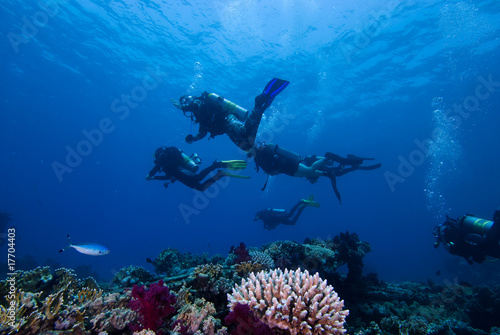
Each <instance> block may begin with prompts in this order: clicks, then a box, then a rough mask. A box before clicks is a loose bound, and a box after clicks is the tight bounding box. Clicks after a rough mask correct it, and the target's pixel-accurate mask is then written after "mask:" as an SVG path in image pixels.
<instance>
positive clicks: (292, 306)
mask: <svg viewBox="0 0 500 335" xmlns="http://www.w3.org/2000/svg"><path fill="white" fill-rule="evenodd" d="M227 297H228V300H229V305H228V306H229V307H230V308H231V310H232V309H233V308H234V306H235V305H236V304H238V303H240V304H246V305H249V306H250V308H251V309H252V310H253V311H254V312H255V313H256V315H257V317H259V318H260V319H261V320H262V321H263V322H264V323H266V324H267V325H269V327H271V328H275V327H277V328H280V329H283V330H289V331H290V333H291V334H292V335H297V334H302V335H312V334H327V335H328V334H342V333H344V332H345V331H346V330H345V329H344V327H343V325H344V322H345V318H346V316H347V315H348V314H349V311H348V310H342V307H344V301H343V300H340V299H339V297H338V295H337V293H336V292H335V291H334V290H333V287H332V286H331V285H327V282H326V280H323V279H321V278H320V277H319V274H318V273H316V274H315V275H314V276H311V275H309V272H308V271H307V270H306V271H304V272H302V271H301V270H300V269H298V270H297V271H288V270H285V271H284V272H283V271H281V270H274V271H268V272H264V271H261V272H259V273H258V274H257V276H255V274H254V273H251V274H250V277H249V278H248V279H247V280H245V279H242V281H241V285H236V286H235V288H233V294H232V295H231V294H228V296H227Z"/></svg>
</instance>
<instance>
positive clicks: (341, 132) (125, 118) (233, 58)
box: [0, 0, 500, 282]
mask: <svg viewBox="0 0 500 335" xmlns="http://www.w3.org/2000/svg"><path fill="white" fill-rule="evenodd" d="M0 10H1V17H2V20H1V22H0V27H1V28H0V33H1V37H0V40H1V48H0V54H1V56H2V57H1V59H2V62H1V65H0V66H1V80H0V85H1V86H0V89H1V92H2V97H1V102H0V103H1V106H0V109H1V113H0V117H1V122H0V136H1V146H0V162H1V164H0V175H1V176H2V178H1V179H2V182H1V184H0V211H3V212H9V213H11V214H12V221H11V222H10V224H9V227H14V228H15V229H16V247H15V249H16V257H17V260H18V266H25V267H29V266H35V264H52V265H60V266H65V267H69V268H80V269H82V268H85V267H86V268H87V269H88V268H89V267H90V269H91V271H95V272H97V273H98V275H99V276H100V277H101V278H102V279H110V278H111V277H112V276H113V274H114V273H116V272H117V271H118V270H119V269H120V268H122V267H124V266H128V265H132V264H134V265H140V266H144V267H146V268H147V269H150V270H151V269H152V268H151V267H150V265H149V264H148V263H146V262H145V259H146V258H147V257H150V258H154V257H155V256H156V255H157V254H158V253H159V252H160V251H161V250H163V249H166V248H176V249H178V250H180V251H182V252H188V251H189V252H192V253H198V254H199V253H203V252H207V253H209V254H216V253H220V254H223V255H226V254H227V253H228V251H229V248H230V247H231V246H233V245H237V244H239V243H240V242H244V243H245V244H246V245H247V246H256V247H258V246H261V245H262V244H265V243H269V242H272V241H276V240H295V241H298V242H302V241H303V240H304V239H305V238H307V237H309V238H331V237H333V236H335V235H337V234H338V233H340V232H345V231H350V232H355V233H357V234H358V235H359V237H360V239H361V240H363V241H367V242H369V243H370V245H371V246H372V249H373V251H372V252H371V253H369V254H368V255H367V256H366V258H365V272H376V273H377V274H378V275H379V276H380V277H381V278H383V279H386V280H425V279H427V278H432V279H433V280H445V278H449V279H451V280H456V279H458V280H470V281H476V282H482V281H483V280H486V279H487V278H484V273H486V271H487V270H488V269H489V270H491V269H493V270H495V269H498V263H488V264H480V265H477V264H476V265H474V266H470V265H468V264H466V263H465V261H464V260H462V259H461V258H459V257H457V256H451V255H449V254H448V253H447V252H446V251H445V250H444V248H442V247H441V248H439V249H434V248H433V244H434V237H433V235H432V231H433V228H434V226H436V225H437V224H439V223H441V222H443V221H444V220H445V216H446V215H449V216H451V217H457V216H460V215H462V214H465V213H473V214H475V215H476V216H479V217H483V218H486V219H491V217H492V214H493V212H494V210H495V209H496V208H497V207H498V206H499V205H500V192H499V189H500V175H499V173H498V171H499V169H498V166H499V164H500V132H499V131H498V127H499V125H500V115H499V107H500V67H499V65H498V56H499V52H500V3H498V2H497V1H492V0H488V1H430V0H429V1H397V0H395V1H390V2H384V1H351V2H348V3H341V2H338V1H335V2H332V1H326V0H318V1H312V0H299V1H293V2H292V1H275V2H272V3H270V2H264V1H249V0H235V1H206V0H205V1H176V2H165V1H109V2H97V1H83V0H80V1H78V0H70V1H66V0H40V1H39V2H19V1H10V0H6V1H3V2H2V4H1V5H0ZM272 77H279V78H283V79H287V80H289V81H290V82H291V84H290V85H289V87H288V88H287V89H286V90H285V91H284V92H283V93H282V94H280V96H278V97H277V98H276V100H275V101H274V103H273V105H272V106H271V108H269V109H268V110H267V111H266V113H265V115H264V118H263V120H262V123H261V126H260V128H259V140H260V141H266V142H275V143H278V144H280V145H282V146H283V147H285V148H288V149H290V150H293V151H295V152H297V153H300V154H303V155H306V154H318V155H322V154H324V153H325V152H326V151H332V152H335V153H337V154H340V155H343V156H345V155H347V154H355V155H359V156H365V157H374V158H376V161H377V162H382V168H380V169H378V170H375V171H357V172H354V173H351V174H348V175H345V176H342V177H340V178H339V179H338V187H339V189H340V192H341V194H342V198H343V203H342V204H341V205H340V204H339V203H338V201H337V199H336V198H335V195H334V193H333V191H332V189H331V186H330V183H329V181H328V180H327V179H324V180H323V179H320V180H319V181H318V183H317V184H314V185H312V184H309V183H308V182H307V181H305V180H304V179H298V178H292V177H289V176H286V175H280V176H276V177H272V178H270V180H269V183H268V187H267V189H266V190H265V191H261V187H262V186H263V185H264V183H265V180H266V177H265V175H264V174H263V173H262V172H261V173H257V172H256V171H255V170H254V169H253V167H254V164H253V162H249V167H248V168H247V170H245V171H244V173H245V174H247V175H249V176H251V180H250V181H249V180H241V179H230V180H223V181H224V182H223V183H222V184H219V185H217V187H214V188H212V189H210V190H209V191H207V192H206V193H205V194H200V193H198V192H194V191H192V190H190V189H188V188H187V187H185V186H184V185H182V184H180V183H179V182H177V183H174V184H172V185H170V186H169V187H168V188H167V189H165V188H164V187H163V185H162V183H160V182H158V181H147V180H145V179H144V177H145V176H146V174H147V173H148V172H149V170H150V169H151V168H152V167H153V158H152V154H153V153H154V151H155V149H156V148H157V147H159V146H162V145H167V146H177V147H179V148H181V149H182V150H184V151H185V152H187V153H188V154H190V153H192V152H197V153H198V154H199V155H200V156H201V157H202V159H203V162H204V164H206V165H205V166H208V164H209V163H211V162H212V161H213V160H215V159H244V158H245V155H244V153H242V152H241V151H240V150H238V149H237V148H236V146H235V145H234V144H233V143H232V142H231V141H230V140H229V138H228V137H227V136H225V135H223V136H218V137H216V138H215V139H211V140H207V139H204V140H201V141H199V142H196V143H194V144H191V145H188V144H186V143H185V142H184V137H185V136H186V135H187V134H193V133H196V131H197V126H194V125H192V124H191V123H190V120H189V119H187V118H185V117H184V116H183V115H182V113H181V112H180V111H179V110H177V109H176V108H174V107H173V105H172V104H171V103H170V101H169V100H170V99H171V98H174V99H177V98H178V97H179V96H181V95H184V94H200V93H201V92H203V91H208V92H216V93H218V94H220V95H223V96H224V97H226V98H228V99H230V100H231V101H234V102H236V103H238V104H240V105H242V106H244V107H246V108H248V109H251V108H252V106H253V100H254V97H255V96H256V95H257V94H259V93H260V91H261V90H262V88H263V87H264V85H265V84H266V83H267V81H268V80H269V79H271V78H272ZM310 194H314V195H315V198H316V200H317V201H318V202H320V204H321V207H320V208H319V209H318V208H310V209H309V208H307V209H306V210H305V211H304V213H303V215H302V217H301V218H300V220H299V221H298V223H297V224H296V225H295V226H292V227H290V226H278V227H277V228H276V229H275V230H272V231H267V230H265V229H264V228H263V227H262V225H261V223H258V222H254V220H253V217H254V214H255V212H257V211H259V210H261V209H264V208H268V207H274V208H285V209H289V208H291V207H292V206H293V205H294V204H295V203H296V202H297V201H298V200H299V199H301V198H305V197H307V196H309V195H310ZM186 210H187V211H186ZM67 234H70V235H71V236H72V239H73V241H74V242H75V243H78V242H95V243H100V244H103V245H105V246H107V247H109V248H110V249H111V253H110V254H109V255H106V256H102V257H92V256H87V255H82V254H79V253H77V252H75V251H74V250H69V251H67V252H65V253H62V254H59V253H58V251H59V249H61V248H63V247H65V246H66V244H67V240H66V235H67ZM4 236H5V235H4ZM1 250H2V253H4V255H6V254H7V248H6V246H5V244H4V245H3V246H2V247H1ZM495 267H496V268H495ZM437 271H440V272H442V275H441V277H437V276H436V272H437Z"/></svg>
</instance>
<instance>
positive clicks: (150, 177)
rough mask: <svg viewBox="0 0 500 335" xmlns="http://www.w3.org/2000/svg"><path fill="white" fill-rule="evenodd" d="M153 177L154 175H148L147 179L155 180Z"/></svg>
mask: <svg viewBox="0 0 500 335" xmlns="http://www.w3.org/2000/svg"><path fill="white" fill-rule="evenodd" d="M153 179H154V178H153V176H150V175H147V176H146V180H153Z"/></svg>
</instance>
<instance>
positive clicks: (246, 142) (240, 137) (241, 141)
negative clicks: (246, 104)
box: [226, 111, 262, 151]
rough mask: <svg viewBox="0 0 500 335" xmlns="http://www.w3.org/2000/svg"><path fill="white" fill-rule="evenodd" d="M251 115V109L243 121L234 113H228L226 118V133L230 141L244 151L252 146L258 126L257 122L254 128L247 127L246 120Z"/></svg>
mask: <svg viewBox="0 0 500 335" xmlns="http://www.w3.org/2000/svg"><path fill="white" fill-rule="evenodd" d="M252 115H253V111H252V112H251V113H250V115H249V116H248V118H247V120H246V121H245V123H242V122H241V121H239V120H238V119H237V118H236V117H235V116H234V115H229V116H228V117H227V120H226V122H227V124H226V133H227V135H228V136H229V138H230V139H231V141H233V142H234V143H235V144H236V145H237V146H238V147H239V148H240V149H242V150H245V151H248V150H250V149H251V148H252V146H253V144H254V142H255V137H256V136H257V128H258V127H259V125H258V124H257V127H256V128H255V129H253V128H252V129H250V128H247V123H248V120H249V119H251V117H252ZM261 117H262V115H261ZM259 122H260V119H259ZM249 129H250V131H249Z"/></svg>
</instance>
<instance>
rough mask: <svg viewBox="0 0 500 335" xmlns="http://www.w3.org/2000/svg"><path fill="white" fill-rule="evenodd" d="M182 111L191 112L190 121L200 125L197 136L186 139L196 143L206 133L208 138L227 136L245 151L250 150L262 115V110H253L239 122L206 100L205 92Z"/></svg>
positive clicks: (219, 106)
mask: <svg viewBox="0 0 500 335" xmlns="http://www.w3.org/2000/svg"><path fill="white" fill-rule="evenodd" d="M183 110H184V112H186V111H188V112H192V113H193V117H192V120H193V121H194V122H195V123H198V124H199V125H200V126H199V130H198V134H197V135H196V136H192V135H188V137H186V139H188V138H189V139H190V140H191V141H198V140H200V139H202V138H204V137H205V136H206V135H207V133H208V132H209V133H210V138H213V137H215V136H218V135H222V134H227V135H228V136H229V138H230V139H231V140H232V141H233V142H234V143H235V144H236V145H237V146H238V147H240V148H241V149H242V150H245V151H248V150H249V149H251V148H252V146H253V144H254V142H255V137H256V136H257V129H258V128H259V124H260V121H261V119H262V114H263V113H264V109H258V108H254V109H253V110H252V111H251V112H250V113H249V115H248V117H247V118H246V119H245V120H244V121H240V120H239V119H238V118H237V117H236V116H235V115H233V114H227V113H226V112H224V110H223V107H222V106H221V105H220V104H218V103H217V102H215V101H213V100H211V99H208V93H207V92H203V94H202V95H201V96H200V97H197V98H194V100H193V102H192V103H191V104H190V105H189V106H187V107H186V108H184V109H183Z"/></svg>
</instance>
